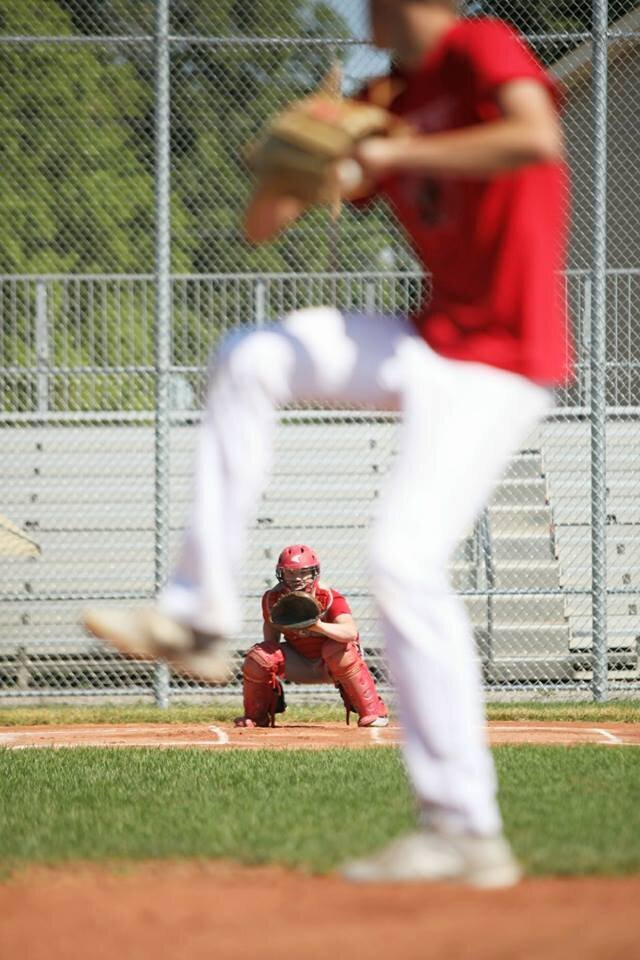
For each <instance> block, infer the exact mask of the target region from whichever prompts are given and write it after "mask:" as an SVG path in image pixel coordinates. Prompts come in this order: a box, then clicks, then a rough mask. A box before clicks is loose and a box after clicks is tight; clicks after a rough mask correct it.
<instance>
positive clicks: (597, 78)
mask: <svg viewBox="0 0 640 960" xmlns="http://www.w3.org/2000/svg"><path fill="white" fill-rule="evenodd" d="M592 36H593V46H592V50H593V53H592V63H593V211H594V221H593V250H592V257H593V260H592V265H591V280H592V289H591V295H592V300H591V304H592V312H591V317H592V321H591V572H592V604H593V605H592V638H593V639H592V642H593V647H592V658H593V683H592V690H593V698H594V700H606V699H607V679H608V678H607V528H606V524H607V477H606V429H607V394H606V391H607V368H606V353H607V339H606V270H607V221H606V217H607V69H608V55H607V45H608V44H607V2H606V0H593V34H592Z"/></svg>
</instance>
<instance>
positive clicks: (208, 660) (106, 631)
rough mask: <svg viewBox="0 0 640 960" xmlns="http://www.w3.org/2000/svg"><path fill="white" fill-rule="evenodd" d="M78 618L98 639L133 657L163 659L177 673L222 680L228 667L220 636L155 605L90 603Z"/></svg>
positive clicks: (223, 680)
mask: <svg viewBox="0 0 640 960" xmlns="http://www.w3.org/2000/svg"><path fill="white" fill-rule="evenodd" d="M82 622H83V624H84V626H85V628H86V629H87V630H88V631H89V632H90V633H92V634H93V635H94V636H96V637H99V638H100V639H101V640H106V641H107V642H108V643H110V644H111V646H112V647H115V648H116V650H118V651H119V652H120V653H121V654H123V655H124V656H125V657H131V658H132V659H134V660H166V662H167V663H169V664H170V665H171V667H172V668H173V669H174V670H176V671H177V672H178V673H184V674H188V675H189V676H192V677H197V678H200V679H202V680H205V681H207V682H208V683H226V682H227V681H228V680H230V679H231V675H232V671H231V665H230V663H229V658H228V656H227V652H226V649H225V645H224V642H223V640H222V638H221V637H218V636H213V635H211V634H204V633H201V632H200V631H196V630H192V629H191V628H190V627H187V626H185V625H184V624H181V623H178V622H177V621H176V620H172V619H171V617H168V616H167V615H166V614H165V613H162V612H161V611H160V610H158V609H157V608H155V607H140V608H138V609H134V610H125V609H121V608H116V607H90V608H89V609H88V610H85V612H84V614H83V617H82Z"/></svg>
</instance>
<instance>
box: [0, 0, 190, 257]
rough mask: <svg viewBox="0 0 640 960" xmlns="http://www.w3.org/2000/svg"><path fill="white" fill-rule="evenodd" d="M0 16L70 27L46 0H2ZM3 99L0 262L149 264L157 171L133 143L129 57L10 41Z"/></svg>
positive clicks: (49, 30) (29, 27)
mask: <svg viewBox="0 0 640 960" xmlns="http://www.w3.org/2000/svg"><path fill="white" fill-rule="evenodd" d="M0 22H1V23H2V27H3V29H4V31H5V32H6V33H10V34H28V33H33V31H34V26H35V25H37V29H38V31H39V32H40V33H43V34H52V35H62V36H64V35H69V34H71V32H72V30H71V23H70V19H69V17H68V15H67V14H65V13H64V12H63V11H62V10H61V9H60V8H59V6H58V5H57V4H56V3H54V2H52V0H48V2H42V0H21V3H20V4H15V3H13V2H12V0H0ZM0 101H1V102H2V104H3V109H2V111H1V112H0V167H1V168H2V172H3V189H2V192H1V193H0V264H1V265H0V269H1V270H2V272H7V273H9V272H24V273H34V272H44V271H50V272H53V271H75V272H79V271H92V270H95V271H133V270H149V269H150V268H151V266H152V264H153V224H154V198H153V180H152V177H151V176H150V174H149V171H148V170H147V169H146V168H145V165H144V163H143V162H141V159H140V156H139V154H138V151H137V148H136V144H135V136H136V130H137V128H138V125H139V124H140V123H141V121H142V120H143V118H144V117H145V114H146V112H147V111H148V101H149V94H148V91H147V90H145V88H144V86H143V85H142V84H141V82H140V81H139V79H138V78H137V77H136V73H135V70H134V69H133V68H132V66H131V65H130V64H128V63H126V62H124V61H123V60H122V59H120V60H119V61H118V60H117V59H114V58H107V57H105V56H104V55H103V54H102V52H101V50H100V49H98V48H95V47H92V46H88V45H82V46H77V45H76V46H73V47H72V46H67V45H65V44H57V45H53V44H33V43H31V44H28V45H15V46H10V45H6V44H5V45H4V46H3V47H2V57H1V59H0ZM176 219H177V222H180V221H181V219H182V215H181V213H180V212H179V211H176ZM183 263H184V265H185V266H187V265H188V263H189V260H188V258H185V259H184V260H183Z"/></svg>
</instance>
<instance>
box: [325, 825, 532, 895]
mask: <svg viewBox="0 0 640 960" xmlns="http://www.w3.org/2000/svg"><path fill="white" fill-rule="evenodd" d="M341 873H342V876H343V877H345V879H347V880H351V881H352V882H354V883H407V882H414V883H415V882H420V881H430V882H439V881H440V882H443V881H449V882H457V883H462V884H468V885H469V886H472V887H482V888H485V889H493V888H499V887H511V886H513V885H514V884H515V883H517V882H518V880H519V879H520V877H521V870H520V866H519V865H518V863H517V861H516V860H515V858H514V856H513V854H512V852H511V848H510V847H509V844H508V843H507V841H506V839H505V838H504V836H503V835H502V834H497V835H495V836H492V837H481V836H476V835H474V834H468V833H464V834H463V833H461V834H450V833H440V832H438V831H435V830H427V829H425V830H416V831H415V832H414V833H409V834H406V835H405V836H403V837H399V838H398V839H397V840H394V841H392V843H390V844H389V845H388V846H386V847H384V848H383V849H382V850H380V851H379V852H378V853H376V854H373V855H372V856H370V857H363V858H362V859H361V860H352V861H351V862H350V863H347V864H345V866H344V867H343V868H342V870H341Z"/></svg>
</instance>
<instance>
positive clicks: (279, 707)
mask: <svg viewBox="0 0 640 960" xmlns="http://www.w3.org/2000/svg"><path fill="white" fill-rule="evenodd" d="M283 672H284V654H283V652H282V650H280V649H278V648H275V649H273V650H271V649H266V648H265V647H264V646H262V645H261V644H257V645H256V646H255V647H252V648H251V650H249V652H248V654H247V655H246V657H245V658H244V663H243V664H242V699H243V703H244V718H243V719H245V720H250V721H252V723H253V724H254V725H255V726H258V727H269V726H273V722H274V717H275V714H276V713H283V712H284V710H285V706H286V705H285V702H284V690H283V689H282V684H281V683H280V680H279V679H278V677H279V676H282V674H283Z"/></svg>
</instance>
